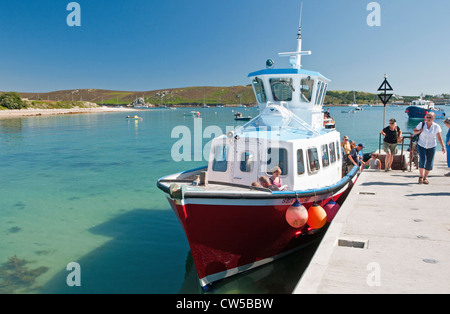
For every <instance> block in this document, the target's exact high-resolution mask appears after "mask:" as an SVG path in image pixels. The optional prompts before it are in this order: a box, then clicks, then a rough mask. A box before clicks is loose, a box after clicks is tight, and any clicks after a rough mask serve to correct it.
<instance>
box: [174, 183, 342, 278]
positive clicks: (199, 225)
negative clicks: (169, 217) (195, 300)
mask: <svg viewBox="0 0 450 314" xmlns="http://www.w3.org/2000/svg"><path fill="white" fill-rule="evenodd" d="M341 194H343V193H342V192H341V193H340V194H337V195H334V197H333V199H335V200H338V198H339V197H340V196H341ZM330 199H331V198H330V197H329V198H326V199H325V200H322V202H320V204H322V205H325V204H326V203H327V202H328V201H329V200H330ZM294 201H295V199H272V200H259V201H257V200H233V201H232V202H230V200H217V199H214V200H207V201H205V200H198V199H197V200H182V201H180V200H173V199H171V198H169V202H170V204H171V206H172V208H173V210H174V212H175V214H176V216H177V217H178V220H179V221H180V223H181V225H182V226H183V229H184V231H185V233H186V237H187V239H188V242H189V246H190V248H191V253H192V257H193V260H194V263H195V266H196V269H197V273H198V277H199V279H200V283H201V285H202V286H206V285H208V284H209V283H211V282H213V281H216V280H219V279H222V278H225V277H229V276H231V275H234V274H237V273H239V272H242V271H245V270H248V269H250V268H254V267H257V266H260V265H263V264H265V263H268V262H271V261H272V260H274V259H276V258H279V257H282V256H284V255H286V254H288V253H290V252H292V251H294V250H296V249H299V248H301V247H302V246H304V245H307V244H309V243H311V242H312V241H314V240H315V239H317V238H318V237H319V236H320V230H312V229H311V228H309V227H308V226H307V225H306V226H305V227H303V228H300V229H296V228H293V227H291V226H290V225H289V224H288V223H287V221H286V218H285V215H286V210H287V208H288V207H289V206H290V205H291V204H292V203H293V202H294ZM311 205H312V203H304V206H305V207H306V208H309V206H311Z"/></svg>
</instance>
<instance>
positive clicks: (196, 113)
mask: <svg viewBox="0 0 450 314" xmlns="http://www.w3.org/2000/svg"><path fill="white" fill-rule="evenodd" d="M184 116H185V117H189V116H193V117H197V118H198V117H200V112H199V111H195V110H192V111H189V112H185V113H184Z"/></svg>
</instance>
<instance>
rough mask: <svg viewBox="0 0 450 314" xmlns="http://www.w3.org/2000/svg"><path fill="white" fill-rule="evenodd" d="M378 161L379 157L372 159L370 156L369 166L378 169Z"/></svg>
mask: <svg viewBox="0 0 450 314" xmlns="http://www.w3.org/2000/svg"><path fill="white" fill-rule="evenodd" d="M379 163H380V160H379V159H373V158H370V159H369V166H370V169H378V164H379Z"/></svg>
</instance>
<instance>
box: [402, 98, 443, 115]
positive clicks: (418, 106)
mask: <svg viewBox="0 0 450 314" xmlns="http://www.w3.org/2000/svg"><path fill="white" fill-rule="evenodd" d="M429 112H434V115H435V116H436V118H444V117H445V111H444V110H442V109H441V108H437V107H435V105H434V102H432V101H429V100H424V99H422V98H420V99H417V100H413V101H412V103H411V106H409V107H408V108H406V110H405V113H407V114H408V117H409V118H410V119H425V115H426V114H427V113H429Z"/></svg>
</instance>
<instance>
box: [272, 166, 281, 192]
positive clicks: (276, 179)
mask: <svg viewBox="0 0 450 314" xmlns="http://www.w3.org/2000/svg"><path fill="white" fill-rule="evenodd" d="M271 172H272V176H271V177H270V178H269V179H270V183H271V184H273V185H275V186H276V187H277V188H281V186H282V184H281V178H280V174H281V169H280V167H278V166H277V167H274V168H273V169H272V170H271Z"/></svg>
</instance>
